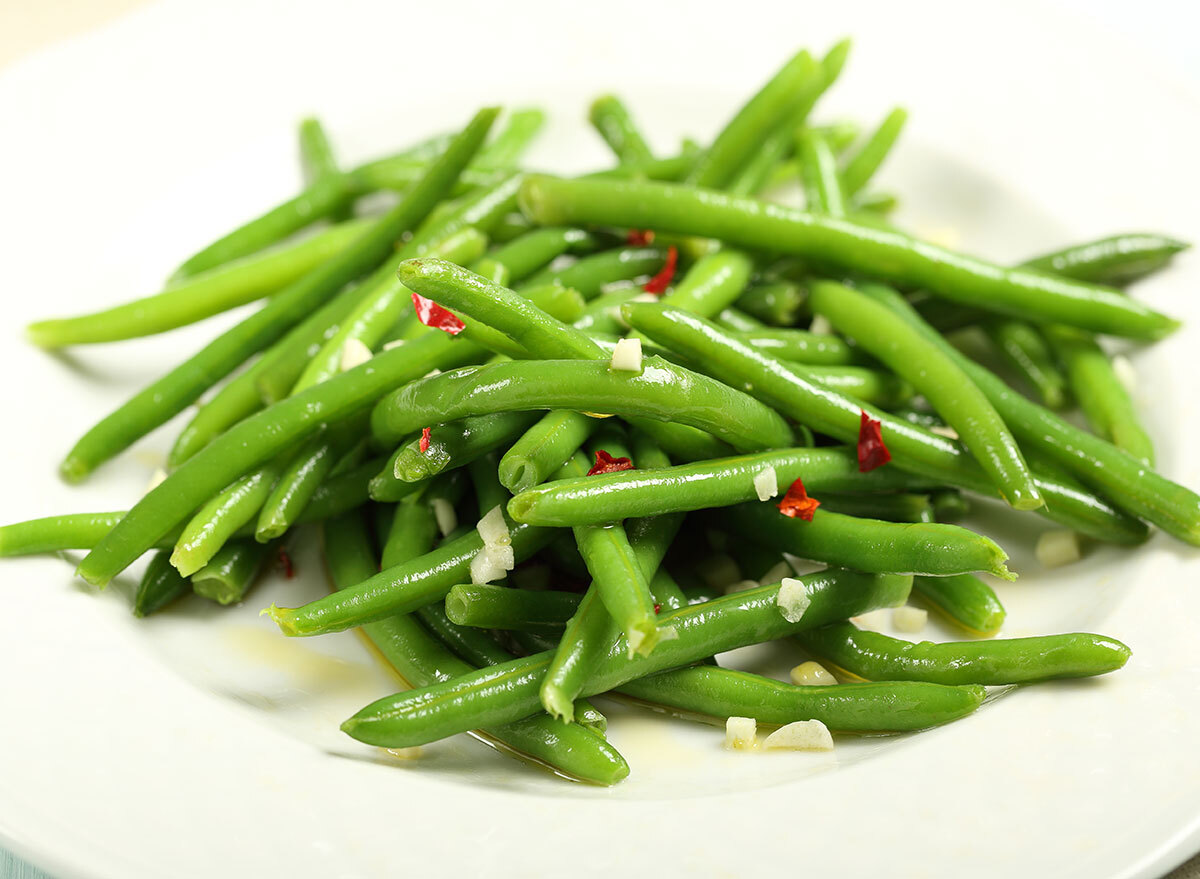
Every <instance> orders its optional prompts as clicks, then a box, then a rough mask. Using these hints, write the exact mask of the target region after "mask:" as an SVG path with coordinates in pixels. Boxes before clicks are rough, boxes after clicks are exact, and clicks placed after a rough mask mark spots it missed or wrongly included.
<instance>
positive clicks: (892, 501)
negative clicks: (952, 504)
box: [821, 492, 938, 522]
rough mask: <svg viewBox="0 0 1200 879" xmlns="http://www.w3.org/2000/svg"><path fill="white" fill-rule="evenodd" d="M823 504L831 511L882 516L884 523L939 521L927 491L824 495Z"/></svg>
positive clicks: (876, 517) (868, 517)
mask: <svg viewBox="0 0 1200 879" xmlns="http://www.w3.org/2000/svg"><path fill="white" fill-rule="evenodd" d="M821 506H822V507H824V508H825V509H826V510H828V511H829V512H831V513H841V514H842V515H844V516H861V517H863V518H866V519H883V520H884V521H885V522H936V521H938V520H937V518H935V516H934V512H933V504H932V503H930V501H929V496H928V495H924V494H910V493H899V492H898V493H895V494H828V493H825V494H822V495H821Z"/></svg>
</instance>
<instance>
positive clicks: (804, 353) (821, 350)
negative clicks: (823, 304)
mask: <svg viewBox="0 0 1200 879" xmlns="http://www.w3.org/2000/svg"><path fill="white" fill-rule="evenodd" d="M737 338H739V339H740V340H741V341H743V342H745V343H746V344H747V345H753V346H754V347H755V348H758V349H760V350H762V351H765V352H766V353H768V354H770V355H771V356H772V357H778V358H779V359H780V360H790V361H792V362H794V363H806V364H808V365H809V366H852V365H862V364H866V363H870V362H871V359H870V357H869V356H867V355H865V354H863V353H862V351H860V349H859V348H858V347H857V346H855V345H851V344H849V343H848V342H846V341H845V340H844V339H841V338H839V337H838V336H831V335H824V334H819V333H810V332H809V331H808V330H792V329H761V330H751V331H749V332H739V333H737Z"/></svg>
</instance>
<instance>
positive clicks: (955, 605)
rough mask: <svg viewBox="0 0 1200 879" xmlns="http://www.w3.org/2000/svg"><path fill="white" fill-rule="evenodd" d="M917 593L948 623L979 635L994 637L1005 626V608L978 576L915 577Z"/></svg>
mask: <svg viewBox="0 0 1200 879" xmlns="http://www.w3.org/2000/svg"><path fill="white" fill-rule="evenodd" d="M913 592H914V593H915V594H916V595H919V596H920V597H921V598H923V599H924V600H925V601H927V602H928V603H929V604H931V605H933V607H934V608H936V609H937V610H938V611H940V612H941V613H942V614H943V615H944V616H945V617H946V618H947V619H949V620H951V621H952V622H954V623H955V624H956V625H958V626H961V627H962V628H964V629H966V630H967V631H968V632H972V633H973V634H976V635H994V634H995V633H996V632H997V631H999V630H1000V627H1001V626H1002V625H1004V617H1005V616H1006V613H1005V610H1004V605H1002V604H1001V603H1000V599H999V598H998V597H997V596H996V593H995V591H993V589H992V587H991V586H988V584H987V583H984V582H983V581H982V580H980V579H979V578H978V577H976V576H975V575H974V574H956V575H954V576H950V577H913Z"/></svg>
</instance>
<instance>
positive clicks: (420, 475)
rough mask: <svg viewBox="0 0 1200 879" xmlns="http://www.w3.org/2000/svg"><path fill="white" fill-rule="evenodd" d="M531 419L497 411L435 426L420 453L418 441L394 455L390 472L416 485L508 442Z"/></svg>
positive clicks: (513, 413) (523, 413)
mask: <svg viewBox="0 0 1200 879" xmlns="http://www.w3.org/2000/svg"><path fill="white" fill-rule="evenodd" d="M534 418H535V416H533V415H532V414H530V413H528V412H497V413H495V414H493V415H482V416H479V417H478V418H465V419H463V420H462V421H456V422H451V423H449V424H440V425H437V426H436V427H434V428H433V429H432V430H431V431H430V434H429V445H428V446H427V447H426V450H425V451H423V452H422V451H421V448H420V440H413V441H412V442H409V443H407V444H406V445H405V446H404V448H403V449H402V450H401V452H400V454H399V455H397V456H396V462H395V464H394V465H393V473H394V474H395V476H396V478H397V479H400V480H402V481H404V482H420V481H422V480H425V479H429V478H430V477H431V476H435V475H436V474H438V473H442V472H443V471H445V470H449V469H451V468H454V467H462V466H465V465H466V464H469V463H470V462H471V461H474V460H475V459H476V458H478V457H479V456H480V455H483V454H486V453H487V452H489V451H491V450H492V449H495V448H499V447H500V446H503V445H506V444H507V443H509V442H511V441H512V440H513V438H514V437H516V436H519V435H520V434H522V433H523V432H524V431H525V429H526V428H528V427H529V425H530V424H531V423H532V422H533V420H534ZM484 512H487V511H486V510H485V511H484Z"/></svg>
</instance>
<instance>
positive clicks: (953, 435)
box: [929, 424, 958, 440]
mask: <svg viewBox="0 0 1200 879" xmlns="http://www.w3.org/2000/svg"><path fill="white" fill-rule="evenodd" d="M929 431H930V433H936V434H937V435H938V436H944V437H946V438H947V439H953V440H956V439H958V431H957V430H955V429H954V428H953V427H951V426H950V425H948V424H935V425H934V426H933V427H931V428H929Z"/></svg>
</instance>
